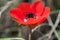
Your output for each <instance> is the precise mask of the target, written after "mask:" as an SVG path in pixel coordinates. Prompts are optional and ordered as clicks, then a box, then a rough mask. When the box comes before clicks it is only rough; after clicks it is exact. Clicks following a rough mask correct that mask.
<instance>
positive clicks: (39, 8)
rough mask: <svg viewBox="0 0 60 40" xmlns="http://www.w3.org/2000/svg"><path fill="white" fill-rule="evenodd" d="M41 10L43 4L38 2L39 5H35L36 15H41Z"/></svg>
mask: <svg viewBox="0 0 60 40" xmlns="http://www.w3.org/2000/svg"><path fill="white" fill-rule="evenodd" d="M43 9H44V3H43V2H40V3H39V4H37V6H36V11H37V13H39V15H41V14H42V12H43Z"/></svg>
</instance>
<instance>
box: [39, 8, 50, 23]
mask: <svg viewBox="0 0 60 40" xmlns="http://www.w3.org/2000/svg"><path fill="white" fill-rule="evenodd" d="M49 13H50V8H49V7H46V8H45V10H44V12H43V14H42V16H41V19H40V22H43V21H45V20H46V18H47V17H48V15H49Z"/></svg>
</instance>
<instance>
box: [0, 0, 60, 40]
mask: <svg viewBox="0 0 60 40" xmlns="http://www.w3.org/2000/svg"><path fill="white" fill-rule="evenodd" d="M24 1H26V2H29V3H32V2H34V1H38V0H0V40H15V39H10V38H21V39H20V40H23V39H25V40H28V38H29V37H28V36H29V30H30V29H29V28H28V26H24V25H21V24H18V23H16V22H15V21H13V20H12V18H11V17H10V15H9V10H10V9H11V8H13V7H15V6H16V5H17V4H19V3H21V2H24ZM42 1H43V2H44V4H45V6H47V5H48V6H50V8H51V12H50V15H49V16H48V17H47V19H46V21H45V22H43V23H41V24H39V25H36V26H37V27H36V26H35V27H34V28H33V29H32V31H33V33H32V40H60V0H42ZM34 29H35V30H34ZM4 38H5V39H4ZM6 38H9V39H6ZM16 40H17V39H16Z"/></svg>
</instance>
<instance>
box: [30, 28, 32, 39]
mask: <svg viewBox="0 0 60 40" xmlns="http://www.w3.org/2000/svg"><path fill="white" fill-rule="evenodd" d="M29 28H30V32H29V40H32V27H29Z"/></svg>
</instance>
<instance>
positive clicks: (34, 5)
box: [30, 1, 40, 13]
mask: <svg viewBox="0 0 60 40" xmlns="http://www.w3.org/2000/svg"><path fill="white" fill-rule="evenodd" d="M39 3H40V1H37V2H34V3H32V5H31V10H30V11H32V12H33V13H36V5H37V4H39Z"/></svg>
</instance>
